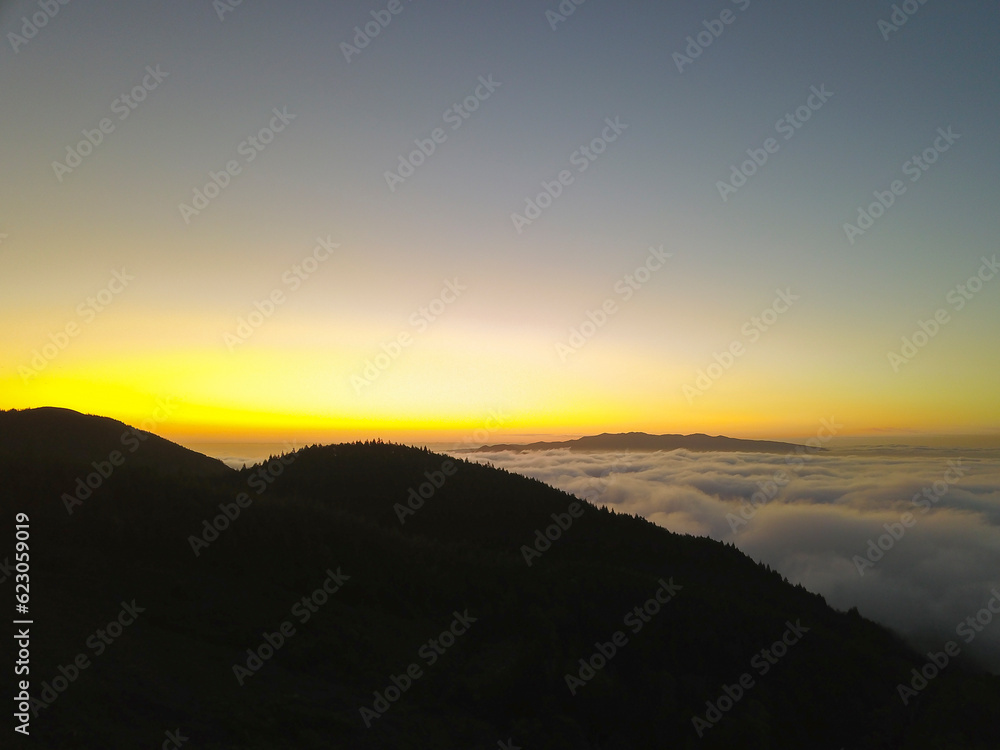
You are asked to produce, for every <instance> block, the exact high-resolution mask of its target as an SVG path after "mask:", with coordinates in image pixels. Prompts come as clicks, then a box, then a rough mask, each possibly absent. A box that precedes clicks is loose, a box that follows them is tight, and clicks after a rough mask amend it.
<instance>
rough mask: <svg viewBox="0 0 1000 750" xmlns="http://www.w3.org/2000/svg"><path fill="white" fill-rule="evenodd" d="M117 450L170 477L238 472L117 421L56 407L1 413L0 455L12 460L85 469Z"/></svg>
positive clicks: (139, 463)
mask: <svg viewBox="0 0 1000 750" xmlns="http://www.w3.org/2000/svg"><path fill="white" fill-rule="evenodd" d="M114 451H117V452H118V453H120V454H121V455H122V457H123V459H125V458H127V459H128V463H129V464H131V465H133V466H146V467H155V468H156V469H157V470H159V471H164V472H170V473H178V472H180V473H186V474H195V475H199V476H222V475H225V474H229V473H231V472H232V469H230V468H229V467H228V466H226V465H225V464H224V463H223V462H222V461H219V460H218V459H215V458H209V457H208V456H204V455H202V454H201V453H196V452H195V451H192V450H188V449H187V448H184V447H182V446H180V445H177V444H176V443H172V442H170V441H169V440H164V439H163V438H161V437H159V436H158V435H154V434H153V433H152V432H148V431H146V430H141V429H138V428H135V427H129V426H128V425H126V424H125V423H124V422H119V421H118V420H116V419H109V418H107V417H95V416H91V415H85V414H81V413H80V412H78V411H73V410H72V409H61V408H57V407H53V406H46V407H42V408H39V409H20V410H18V409H13V410H9V411H0V453H2V454H6V455H7V456H8V457H9V458H10V459H13V460H17V459H21V460H23V461H25V462H26V463H28V462H39V461H45V462H57V463H65V464H72V465H79V466H81V467H85V466H88V465H90V464H91V463H92V462H95V461H96V462H106V461H109V460H110V459H109V456H110V455H111V454H112V452H114ZM92 470H93V469H92V468H91V469H89V471H92Z"/></svg>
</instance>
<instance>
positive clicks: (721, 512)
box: [466, 441, 1000, 674]
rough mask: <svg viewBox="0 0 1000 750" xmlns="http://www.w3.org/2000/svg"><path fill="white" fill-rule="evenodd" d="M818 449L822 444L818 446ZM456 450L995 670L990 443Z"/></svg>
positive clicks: (997, 475)
mask: <svg viewBox="0 0 1000 750" xmlns="http://www.w3.org/2000/svg"><path fill="white" fill-rule="evenodd" d="M821 442H822V441H821ZM826 445H829V446H834V442H833V441H827V442H826V443H825V444H823V445H819V446H818V447H826ZM466 457H471V458H475V459H477V460H481V461H486V462H489V463H491V464H493V465H495V466H501V467H503V468H506V469H509V470H511V471H516V472H518V473H520V474H525V475H527V476H531V477H534V478H536V479H540V480H542V481H544V482H546V483H548V484H551V485H553V486H555V487H559V488H560V489H563V490H566V491H568V492H571V493H573V494H575V495H577V496H578V497H583V498H586V499H588V500H590V501H592V502H594V503H595V504H597V505H599V506H603V505H606V506H608V507H612V508H614V509H615V510H616V511H618V512H619V513H630V514H637V515H640V516H642V517H644V518H648V519H649V520H651V521H653V522H654V523H657V524H659V525H661V526H664V527H666V528H668V529H670V530H671V531H675V532H677V533H687V534H695V535H698V536H708V537H711V538H713V539H717V540H720V541H724V542H727V543H731V544H734V545H736V547H738V548H739V549H740V550H742V551H743V552H745V553H747V554H748V555H750V556H751V557H752V558H754V559H755V560H759V561H761V562H763V563H765V564H767V565H769V566H771V567H772V568H774V569H775V570H777V571H778V572H779V573H780V574H781V575H783V576H785V577H786V578H787V579H788V580H789V581H791V582H792V583H795V584H801V585H802V586H804V587H805V588H806V589H808V590H809V591H813V592H816V593H818V594H821V595H823V596H824V597H825V598H826V601H827V603H828V604H830V606H832V607H834V608H836V609H839V610H841V611H846V610H848V609H850V608H851V607H857V608H858V611H859V612H860V613H861V614H862V615H864V616H866V617H869V618H871V619H873V620H876V621H877V622H880V623H882V624H884V625H887V626H889V627H890V628H892V629H893V630H895V631H896V632H897V633H899V634H900V635H902V636H903V637H904V638H906V639H907V640H908V641H909V642H910V643H911V644H912V645H913V646H915V647H916V648H918V649H920V650H921V651H922V652H924V653H926V651H927V650H933V651H934V652H938V651H940V650H941V649H942V648H943V647H944V646H945V644H947V643H948V642H949V641H955V643H956V644H957V645H958V646H959V647H960V649H961V653H962V654H963V655H964V657H965V658H968V659H971V660H972V661H973V662H974V663H976V664H977V665H979V666H982V667H985V668H987V669H989V670H990V671H992V672H993V673H995V674H1000V625H998V624H997V622H996V621H997V620H1000V618H997V617H996V613H997V612H998V611H1000V575H998V571H1000V450H998V449H997V448H996V447H993V448H985V447H981V448H978V449H969V448H961V449H959V448H954V447H952V448H943V447H937V448H934V447H930V448H929V447H923V448H915V447H913V446H903V445H893V446H882V445H872V444H868V445H855V446H853V447H851V448H836V447H831V448H830V449H828V450H824V451H822V452H818V451H812V450H806V451H804V452H803V453H801V454H800V453H797V452H789V453H775V454H755V453H692V452H690V451H686V450H676V451H669V452H657V453H570V452H569V451H566V450H556V451H544V452H537V453H534V452H533V453H527V452H521V453H515V452H509V451H502V452H498V453H477V454H473V455H471V456H469V455H468V454H467V455H466ZM983 609H986V610H987V611H986V612H984V613H981V610H983ZM970 617H972V618H974V619H973V622H972V623H971V624H970V623H969V622H968V619H969V618H970Z"/></svg>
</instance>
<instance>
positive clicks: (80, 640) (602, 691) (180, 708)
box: [0, 415, 1000, 750]
mask: <svg viewBox="0 0 1000 750" xmlns="http://www.w3.org/2000/svg"><path fill="white" fill-rule="evenodd" d="M62 416H63V417H65V418H67V419H71V420H78V417H75V416H72V415H62ZM86 420H88V423H89V424H91V425H93V426H94V427H95V429H97V430H98V431H99V432H100V431H104V430H105V428H106V427H107V425H106V423H104V422H102V421H101V420H102V418H100V417H87V418H86ZM112 426H113V427H114V428H115V429H117V425H112ZM22 437H24V436H23V435H22ZM101 450H103V447H102V448H101ZM73 455H82V458H81V459H79V461H84V463H82V464H81V463H80V462H79V461H77V462H75V463H74V462H73V461H68V460H64V461H47V460H43V459H40V458H38V457H36V458H35V459H33V460H28V461H27V462H23V461H21V460H20V459H21V458H23V456H20V457H18V456H15V455H14V454H12V453H8V452H4V451H0V470H2V471H3V472H4V475H5V476H7V477H8V478H9V480H8V482H7V483H6V484H5V485H4V488H5V491H4V492H3V493H0V509H2V510H3V512H4V513H5V514H6V515H7V516H8V517H11V516H12V515H13V513H14V512H22V513H25V514H27V515H29V516H30V519H31V520H30V523H31V535H32V539H33V540H37V542H35V543H36V544H37V545H38V549H37V551H36V549H35V548H33V550H32V554H33V567H32V578H33V579H34V580H33V581H32V583H35V584H36V585H37V591H38V593H34V592H35V591H36V587H35V586H33V587H32V592H33V599H32V602H33V603H32V616H33V617H34V619H35V625H34V626H33V627H34V629H33V631H32V660H33V661H32V685H33V689H34V690H35V692H34V694H35V695H38V694H39V692H38V691H39V689H40V688H41V686H43V685H45V684H48V685H52V684H54V683H55V678H56V677H58V676H60V675H61V674H65V672H60V667H61V666H63V667H65V665H67V664H70V663H72V662H73V655H74V654H76V653H78V652H81V651H82V650H85V648H84V645H85V644H87V643H88V638H89V636H91V635H92V634H93V633H94V628H95V627H98V626H100V625H102V624H103V623H106V622H107V621H108V619H109V618H113V617H114V615H115V613H116V612H117V611H118V609H119V608H120V606H121V603H122V602H123V601H124V602H126V603H129V602H135V603H137V606H139V607H141V608H144V610H143V614H142V615H140V616H139V617H138V620H137V622H136V624H135V625H131V626H129V627H128V628H127V629H126V631H125V632H124V633H123V634H122V635H121V636H120V637H119V638H117V639H116V640H115V641H114V643H112V644H109V645H108V646H107V648H106V649H103V650H102V651H104V650H106V653H102V655H100V656H98V655H97V654H94V653H92V652H90V651H86V653H87V654H89V655H90V656H91V657H92V658H93V661H94V662H95V664H96V663H97V661H98V659H99V662H100V666H99V668H90V669H87V670H86V671H84V672H82V673H81V674H80V675H79V676H78V679H76V681H75V683H73V684H71V685H70V686H69V687H68V688H67V689H66V690H65V693H64V694H60V695H58V696H57V700H53V701H51V702H50V703H49V705H48V706H46V707H44V708H42V709H41V710H40V713H39V718H38V719H36V720H35V722H34V723H33V726H32V733H33V734H35V735H37V736H36V739H38V740H40V741H42V742H44V743H46V745H45V746H47V747H70V746H79V738H80V737H87V738H88V741H91V742H92V743H93V745H92V746H101V747H135V746H140V745H141V744H145V745H148V744H150V741H149V738H153V739H156V737H158V736H159V737H161V738H162V734H163V730H164V727H166V726H170V727H174V726H177V725H178V724H180V725H181V731H182V732H183V734H184V735H185V736H190V737H192V738H198V742H199V746H204V747H209V748H254V749H256V748H261V750H263V748H311V747H316V748H319V747H323V748H329V747H333V748H341V747H343V748H352V750H353V749H355V748H357V749H359V750H376V748H385V747H393V748H399V749H400V750H418V749H419V750H423V749H425V748H437V747H468V748H470V749H471V748H476V749H477V750H486V748H496V747H497V741H498V739H501V738H502V739H503V740H505V741H506V740H507V739H508V738H511V742H512V743H513V745H514V746H519V747H526V748H527V747H544V748H552V749H553V750H563V749H564V748H565V750H570V748H572V749H573V750H581V749H582V750H598V749H600V750H607V749H608V748H636V749H639V750H642V749H644V748H661V747H663V746H664V745H665V744H667V745H669V746H675V747H680V748H685V750H687V749H688V748H695V747H699V748H708V749H710V750H714V749H715V748H741V749H742V748H746V749H747V750H783V749H784V748H789V749H791V748H796V749H797V748H801V747H810V748H819V749H820V750H836V749H838V748H842V747H849V748H852V750H876V748H878V749H879V750H881V749H883V748H903V749H905V750H924V748H931V747H934V748H943V749H944V750H951V749H952V748H958V747H961V748H963V749H965V748H974V749H975V750H986V748H992V747H995V744H993V743H994V742H995V737H996V722H995V719H994V718H993V716H994V713H995V712H994V711H993V710H992V708H991V707H995V705H997V702H998V701H1000V678H997V677H993V676H989V675H980V674H976V673H974V672H971V671H968V670H967V669H966V668H965V667H964V666H963V664H962V663H961V662H956V663H954V664H953V665H952V666H949V668H948V669H947V670H944V671H943V672H942V673H941V675H940V676H938V677H936V679H934V680H933V681H931V684H930V685H929V687H927V689H926V690H922V691H921V692H920V695H919V697H918V699H917V700H915V701H913V702H911V703H910V704H909V705H904V704H903V703H902V702H901V701H900V699H899V696H898V694H897V685H898V684H903V683H907V684H908V683H909V681H910V680H911V672H910V670H915V669H919V668H921V667H922V666H923V665H924V663H925V661H926V660H925V659H924V658H923V657H922V656H921V654H919V653H917V652H916V651H914V650H913V649H912V648H911V647H909V646H907V645H906V644H904V643H903V642H902V641H901V640H900V639H899V638H898V637H897V636H896V635H894V634H893V633H891V632H890V631H888V630H886V629H885V628H883V627H881V626H879V625H877V624H876V623H873V622H871V621H870V620H867V619H865V618H863V617H862V616H860V615H859V614H858V613H857V611H856V610H852V611H849V612H838V611H836V610H833V609H832V608H830V607H829V606H828V605H827V604H826V602H825V600H824V599H823V597H822V596H819V595H817V594H814V593H811V592H808V591H806V590H805V589H804V588H803V587H802V586H796V585H792V584H790V583H789V582H788V581H787V580H785V579H783V578H782V577H781V576H780V575H779V574H778V573H776V572H775V571H774V570H772V569H770V568H769V567H768V566H765V565H762V564H760V563H757V562H755V561H753V560H752V559H751V558H749V557H748V556H747V555H745V554H744V553H742V552H740V551H739V550H737V549H736V548H735V547H734V546H733V545H731V544H725V543H722V542H718V541H714V540H711V539H707V538H703V537H693V536H689V535H684V534H677V533H675V532H672V531H670V530H668V529H665V528H662V527H660V526H657V525H656V524H654V523H652V522H650V521H648V520H646V519H643V518H640V517H638V516H631V515H625V514H619V513H616V512H615V511H614V510H613V509H609V508H606V507H598V506H596V505H593V504H591V503H589V502H586V501H584V500H581V499H580V498H577V497H574V496H573V495H571V494H568V493H566V492H563V491H561V490H558V489H555V488H552V487H549V486H548V485H545V484H544V483H542V482H540V481H538V480H534V479H529V478H527V477H523V476H520V475H518V474H513V473H511V472H508V471H505V470H503V469H498V468H494V467H491V466H489V465H485V464H480V463H477V462H473V461H468V460H466V459H462V458H455V457H451V456H447V455H442V454H437V453H434V452H431V451H429V450H427V449H425V448H416V447H409V446H403V445H398V444H394V443H383V442H381V441H367V442H355V443H342V444H337V445H327V446H308V447H305V448H301V449H299V450H297V451H295V452H294V453H290V454H287V455H285V456H283V457H281V458H280V460H279V459H271V460H268V461H265V462H262V463H260V464H257V465H254V466H253V467H249V468H246V469H243V470H240V471H234V470H229V471H228V472H227V473H224V474H220V475H217V476H212V475H210V474H204V473H198V472H183V471H180V472H173V471H170V470H168V469H169V468H170V466H169V465H168V466H167V467H161V470H156V467H155V466H153V467H150V466H149V465H145V464H143V465H140V464H138V463H137V462H134V461H132V460H126V461H125V462H124V463H123V464H122V465H121V466H119V467H118V468H117V469H116V470H115V472H114V473H113V474H112V475H111V476H109V477H108V478H107V480H106V481H105V482H104V483H103V484H102V485H101V486H100V487H98V488H96V489H94V493H93V496H92V497H90V498H88V499H87V501H86V502H85V503H83V504H82V505H81V506H80V507H76V508H74V509H73V512H72V513H71V514H67V512H66V509H64V507H63V506H62V504H61V503H60V502H59V500H58V498H59V493H60V491H61V490H62V489H65V488H66V487H67V486H71V485H72V482H73V481H74V479H75V477H76V476H78V475H79V472H80V471H84V470H86V469H87V467H88V464H87V463H86V462H85V461H86V459H87V458H88V456H89V455H90V454H88V453H87V451H82V452H80V453H73ZM155 455H159V454H155ZM138 456H139V453H138V452H137V453H136V456H135V457H136V458H137V457H138ZM151 468H152V470H151ZM261 477H263V479H261ZM254 480H256V481H254ZM241 496H242V499H240V498H241ZM400 508H405V509H408V512H403V513H401V512H400V510H399V509H400ZM196 537H197V538H199V539H202V540H203V542H204V544H203V545H192V542H191V540H192V539H193V538H196ZM331 577H336V578H337V579H338V580H339V581H342V582H343V583H342V585H340V586H339V588H338V589H337V590H336V592H335V593H331V594H329V595H326V594H323V595H322V601H323V603H322V605H320V604H319V601H320V599H319V598H318V595H317V592H322V586H324V585H325V583H324V581H325V580H330V579H331ZM664 586H668V587H672V588H671V589H670V591H671V592H672V593H670V594H669V598H668V599H667V601H666V602H663V597H660V598H659V599H657V598H656V597H659V596H660V594H661V593H663V592H664ZM317 587H321V588H317ZM327 591H329V589H327ZM310 592H313V593H312V594H310ZM304 596H305V597H308V599H309V602H310V604H311V608H310V609H304V608H303V607H304V605H303V604H302V602H304V601H305V599H304V598H303V597H304ZM651 601H652V602H653V604H652V605H650V604H649V602H651ZM658 602H659V603H658ZM654 610H655V611H654ZM305 615H308V616H307V617H306V616H305ZM459 616H460V617H462V618H475V621H474V623H473V624H472V625H471V627H470V628H469V629H468V632H467V633H466V632H464V630H463V631H462V633H461V634H460V635H455V637H454V638H453V639H451V640H449V641H448V642H449V643H451V642H452V640H453V641H454V643H453V645H450V646H449V647H448V648H447V650H446V651H445V650H442V651H441V653H440V654H439V653H437V652H436V651H433V650H432V651H425V648H429V646H428V644H430V643H431V641H429V640H428V639H429V638H430V639H432V640H433V639H435V638H437V637H438V635H439V634H441V633H442V632H445V631H447V628H448V627H450V626H449V622H452V623H454V622H457V621H458V620H457V618H458V617H459ZM465 621H468V620H467V619H466V620H463V622H465ZM640 624H641V627H638V625H640ZM285 625H287V626H288V627H287V628H286V627H285ZM443 628H444V629H445V631H442V629H443ZM789 628H795V630H794V633H795V634H793V631H792V630H789ZM457 630H458V628H456V630H453V631H447V632H452V633H456V632H457ZM279 633H283V634H284V635H283V636H282V645H280V646H276V647H272V648H271V649H270V651H267V652H265V651H264V650H263V649H262V648H261V644H264V645H266V644H267V643H268V641H267V638H270V639H271V642H272V643H276V642H277V634H279ZM803 633H804V634H803ZM783 639H784V640H783ZM782 642H783V643H784V644H785V645H786V646H787V649H784V648H783V647H781V646H780V645H778V644H780V643H782ZM790 642H791V645H789V643H790ZM100 645H103V644H100ZM612 646H614V647H615V651H614V654H613V656H611V657H606V658H603V661H602V660H601V659H598V658H597V657H598V656H600V655H601V654H602V653H604V654H607V653H611V647H612ZM772 648H773V649H775V652H774V654H771V652H770V649H772ZM779 648H783V653H782V656H781V657H780V658H778V657H776V656H775V654H777V651H778V649H779ZM602 649H603V651H602ZM764 651H766V652H767V653H768V654H771V655H770V656H767V657H765V656H764V655H763V654H764ZM424 653H429V654H431V655H432V656H433V661H431V659H430V658H427V657H424V656H421V654H424ZM595 654H596V656H595ZM265 657H266V658H265ZM771 658H773V659H774V663H773V664H771V663H770V661H761V660H762V659H771ZM414 664H416V665H417V669H416V670H410V669H408V666H407V665H411V666H412V665H414ZM765 665H766V672H763V671H762V670H764V668H765ZM237 668H239V669H237ZM240 670H242V671H240ZM418 672H419V673H420V674H419V676H418V677H415V676H414V675H416V674H417V673H418ZM744 674H747V675H749V678H748V679H743V677H742V676H743V675H744ZM403 677H407V678H408V679H409V682H406V681H405V680H404V679H403ZM394 678H395V679H394ZM751 682H752V683H753V684H752V686H751V687H746V685H748V684H750V683H751ZM76 683H78V684H76ZM741 684H742V687H741V688H740V690H741V691H742V693H741V695H744V697H742V698H741V699H736V700H734V699H733V698H732V697H731V696H732V695H736V687H734V686H737V687H739V686H740V685H741ZM402 685H407V688H406V689H405V690H404V689H401V688H400V687H399V686H402ZM394 686H395V688H394V689H395V691H396V692H395V693H391V692H390V690H389V689H390V688H393V687H394ZM726 686H729V689H730V692H729V694H728V695H729V696H730V697H729V698H726V696H727V693H726V692H725V688H726ZM388 695H392V696H394V697H393V698H392V700H389V699H387V698H386V696H388ZM379 696H381V698H380V697H379ZM380 700H381V701H382V702H379V701H380ZM727 701H728V703H727ZM206 706H210V707H211V709H210V710H206V709H205V708H203V707H206ZM720 706H723V709H722V710H720V708H719V707H720ZM362 709H368V710H369V711H374V712H375V713H377V714H379V715H378V717H377V718H372V716H371V714H370V713H369V714H365V713H364V712H363V711H362ZM696 717H697V718H700V719H701V720H702V721H703V722H705V721H707V722H708V724H709V725H710V726H709V727H708V728H705V726H704V725H701V726H700V728H701V729H702V730H703V731H702V732H701V733H700V734H699V732H698V731H697V730H698V728H699V725H698V724H697V723H694V722H693V719H694V718H696ZM366 719H368V721H366ZM701 735H703V736H701Z"/></svg>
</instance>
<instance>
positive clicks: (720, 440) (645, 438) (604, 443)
mask: <svg viewBox="0 0 1000 750" xmlns="http://www.w3.org/2000/svg"><path fill="white" fill-rule="evenodd" d="M559 449H568V450H571V451H620V450H624V451H638V452H651V451H661V450H662V451H671V450H680V449H686V450H690V451H696V452H708V451H726V452H744V453H796V452H798V453H802V452H805V451H810V452H816V451H824V450H826V449H825V448H820V447H816V448H813V447H811V446H807V445H799V444H796V443H786V442H781V441H775V440H748V439H744V438H732V437H727V436H725V435H714V436H713V435H706V434H705V433H703V432H696V433H692V434H690V435H681V434H679V433H667V434H663V435H652V434H650V433H646V432H614V433H612V432H602V433H601V434H599V435H585V436H583V437H580V438H576V439H574V440H556V441H536V442H534V443H499V444H496V445H483V446H480V447H479V448H476V449H475V450H474V451H473V452H475V453H492V452H498V451H522V452H523V451H540V450H559Z"/></svg>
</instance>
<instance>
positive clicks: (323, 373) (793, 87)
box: [0, 0, 1000, 442]
mask: <svg viewBox="0 0 1000 750" xmlns="http://www.w3.org/2000/svg"><path fill="white" fill-rule="evenodd" d="M902 6H905V7H906V8H909V9H910V10H912V11H913V12H912V14H907V13H905V12H904V11H903V10H896V11H894V8H895V7H896V6H895V5H894V4H893V3H890V2H887V1H883V0H880V1H878V2H874V3H867V4H833V3H821V2H816V1H815V0H806V1H805V2H803V1H801V0H799V1H797V2H791V1H790V0H787V1H785V0H779V1H777V2H770V3H764V2H761V1H760V0H738V1H737V2H730V1H729V0H718V1H716V2H709V3H655V2H628V3H611V2H608V1H607V0H587V1H586V2H583V3H582V4H580V5H576V4H574V3H572V2H565V1H564V2H563V3H562V4H560V3H557V2H554V1H549V2H538V3H510V2H505V3H500V2H464V3H431V2H424V1H421V0H415V1H410V0H398V1H397V0H393V1H392V2H389V1H388V0H387V1H386V2H383V1H382V0H375V1H374V2H338V3H326V2H316V1H313V2H309V1H303V2H298V3H294V4H291V3H279V2H277V0H252V1H247V2H242V3H240V4H238V5H237V4H233V3H231V2H229V0H217V1H216V2H212V1H211V0H189V1H188V2H182V3H176V2H174V3H167V2H158V3H157V2H142V1H140V0H136V1H135V2H130V3H128V4H127V6H126V5H123V4H121V3H112V2H99V1H95V2H88V3H83V2H69V3H68V4H66V5H59V4H56V3H52V6H51V7H50V6H49V4H47V3H39V2H29V1H28V0H14V1H11V0H7V1H3V0H0V35H2V37H3V39H2V40H0V91H2V92H3V94H4V97H3V106H2V107H0V132H2V133H3V137H2V139H0V163H2V165H3V179H2V180H0V268H2V269H3V272H2V274H0V408H28V407H36V406H45V405H52V406H63V407H68V408H73V409H77V410H80V411H83V412H87V413H93V414H100V415H104V416H110V417H115V418H118V419H122V420H123V421H126V422H129V423H130V424H145V425H147V426H148V427H155V431H156V432H158V433H159V434H162V435H164V436H166V437H170V438H172V439H175V440H185V441H189V442H190V441H195V440H198V441H212V440H229V441H237V440H261V441H271V440H274V441H279V440H298V441H301V442H309V441H336V440H341V439H355V438H370V437H382V438H386V439H397V440H404V441H414V440H420V439H432V440H453V441H460V440H463V439H464V437H465V436H467V435H476V434H484V433H489V434H490V441H492V442H496V441H497V440H496V439H499V438H509V437H510V436H514V435H517V436H528V435H532V436H537V435H547V434H552V435H581V434H592V433H598V432H604V431H608V432H619V431H629V430H641V431H646V432H655V433H663V432H684V433H688V432H707V433H710V434H720V433H721V434H728V435H733V436H739V437H762V438H763V437H792V436H801V435H810V434H812V433H813V431H814V425H815V424H816V423H817V421H818V420H819V419H821V418H827V417H830V416H831V415H832V416H833V417H835V418H836V419H837V420H838V421H839V422H840V423H842V424H843V425H844V427H843V429H842V431H841V434H842V435H862V436H866V435H905V434H924V433H948V434H969V435H973V434H975V435H994V436H995V435H997V434H998V433H1000V398H997V395H996V373H997V371H998V369H1000V355H998V345H997V342H998V338H997V335H996V331H997V322H998V321H1000V280H998V279H997V277H998V276H1000V267H997V263H996V258H997V253H998V247H997V237H998V235H1000V232H998V230H1000V214H998V212H997V211H996V204H997V196H998V193H1000V190H998V176H997V169H996V165H997V164H998V163H1000V142H998V139H997V138H996V123H997V121H998V119H1000V117H998V115H1000V106H998V101H1000V97H998V96H997V94H998V93H1000V92H998V88H1000V59H998V57H997V55H996V43H995V29H996V28H997V23H998V21H1000V8H998V7H997V5H996V3H992V2H985V0H970V1H969V2H963V3H961V4H959V5H955V4H951V3H945V2H941V1H940V0H928V2H925V3H923V4H919V3H917V2H915V1H914V2H912V3H902ZM911 6H912V7H911ZM560 8H561V9H562V12H560ZM569 10H572V13H566V11H569ZM563 13H566V14H565V15H563ZM894 13H895V15H894ZM873 204H874V205H873ZM495 438H496V439H495ZM481 442H487V441H485V440H484V441H481Z"/></svg>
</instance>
